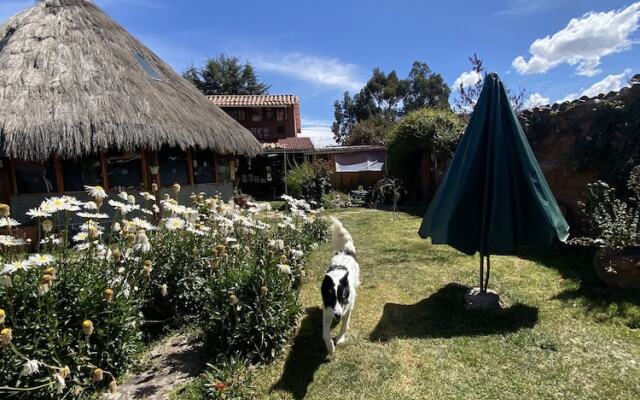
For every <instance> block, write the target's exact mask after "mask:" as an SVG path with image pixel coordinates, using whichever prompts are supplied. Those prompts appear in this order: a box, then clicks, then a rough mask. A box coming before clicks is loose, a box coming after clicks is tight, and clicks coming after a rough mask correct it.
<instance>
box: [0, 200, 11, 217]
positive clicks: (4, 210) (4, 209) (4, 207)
mask: <svg viewBox="0 0 640 400" xmlns="http://www.w3.org/2000/svg"><path fill="white" fill-rule="evenodd" d="M10 215H11V207H9V205H8V204H4V203H0V217H4V218H8V217H9V216H10Z"/></svg>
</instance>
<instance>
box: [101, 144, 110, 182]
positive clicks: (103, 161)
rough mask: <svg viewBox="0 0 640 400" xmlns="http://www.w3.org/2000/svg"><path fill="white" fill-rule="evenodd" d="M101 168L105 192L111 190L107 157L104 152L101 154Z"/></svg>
mask: <svg viewBox="0 0 640 400" xmlns="http://www.w3.org/2000/svg"><path fill="white" fill-rule="evenodd" d="M100 168H101V169H102V186H104V190H109V176H108V169H107V157H106V156H105V154H104V151H101V152H100Z"/></svg>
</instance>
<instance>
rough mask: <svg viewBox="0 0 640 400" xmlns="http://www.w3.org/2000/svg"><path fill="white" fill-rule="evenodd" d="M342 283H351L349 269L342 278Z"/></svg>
mask: <svg viewBox="0 0 640 400" xmlns="http://www.w3.org/2000/svg"><path fill="white" fill-rule="evenodd" d="M340 284H341V285H344V286H348V285H349V271H347V272H346V273H345V274H344V276H343V277H342V279H340Z"/></svg>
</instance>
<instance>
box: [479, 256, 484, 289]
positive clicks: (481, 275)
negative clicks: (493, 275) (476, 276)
mask: <svg viewBox="0 0 640 400" xmlns="http://www.w3.org/2000/svg"><path fill="white" fill-rule="evenodd" d="M483 283H484V256H483V255H482V253H480V293H482V292H484V289H483Z"/></svg>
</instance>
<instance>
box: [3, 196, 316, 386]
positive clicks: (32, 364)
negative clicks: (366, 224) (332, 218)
mask: <svg viewBox="0 0 640 400" xmlns="http://www.w3.org/2000/svg"><path fill="white" fill-rule="evenodd" d="M174 190H175V193H176V195H177V193H178V192H179V191H180V187H179V186H177V185H176V187H175V188H174ZM89 192H90V193H98V194H100V196H102V195H104V196H106V193H104V191H103V190H102V189H101V188H97V187H96V188H89ZM119 196H120V197H121V198H122V199H125V198H126V199H127V200H126V201H125V202H121V201H118V200H109V202H108V204H109V207H110V210H111V213H112V214H114V215H115V218H114V222H113V224H111V223H105V222H103V223H99V222H95V221H103V220H104V219H107V218H109V216H108V215H107V214H106V213H103V211H109V209H108V207H107V206H106V205H104V206H98V204H100V203H102V201H103V200H102V197H97V198H96V199H95V201H92V202H87V203H84V202H80V201H78V200H76V199H74V198H72V197H67V196H64V197H54V198H52V199H49V200H47V201H45V202H44V203H43V204H42V205H41V206H40V207H39V208H38V209H35V210H31V212H30V215H32V216H34V218H38V219H39V221H38V225H39V227H40V230H41V233H42V238H43V239H42V241H41V242H39V243H37V244H36V247H37V250H38V252H39V253H38V254H24V253H23V252H22V251H20V249H21V248H22V247H23V246H24V245H25V244H26V243H25V242H24V241H23V240H22V239H19V238H16V237H15V236H13V234H12V233H13V232H12V228H13V227H14V226H16V225H17V222H16V221H14V220H13V219H11V217H10V213H9V209H8V207H7V206H4V205H0V227H1V228H5V229H6V230H7V233H8V234H6V235H5V234H3V235H0V309H1V310H2V311H1V312H0V387H2V391H3V393H8V395H13V396H15V397H18V398H29V399H40V398H42V399H48V398H61V397H65V398H72V397H79V396H82V395H83V394H84V393H87V392H91V391H93V390H95V389H96V388H99V387H101V386H105V387H106V386H109V388H110V389H111V390H115V389H116V387H117V384H116V377H117V376H118V375H119V374H120V373H122V372H123V371H124V370H125V369H126V367H127V365H128V364H129V363H130V362H131V361H132V359H133V357H134V355H135V354H136V352H137V350H138V349H139V345H140V344H141V340H142V338H143V334H144V333H148V332H149V328H148V326H147V325H146V324H145V321H146V320H149V319H158V318H161V319H163V320H165V324H162V325H161V327H164V326H169V327H172V326H173V327H175V326H180V325H183V324H185V323H191V322H198V323H199V324H200V326H202V327H203V329H204V333H205V337H206V338H207V339H208V341H207V342H208V344H209V348H210V349H214V350H216V353H215V355H217V356H218V357H222V356H225V357H224V358H221V360H223V359H227V356H230V355H239V356H241V357H243V358H242V360H248V361H259V360H268V359H271V358H273V357H274V356H275V355H276V354H277V352H278V351H279V350H280V348H281V346H282V345H283V344H284V343H285V342H286V339H287V335H288V334H289V332H290V329H291V326H292V324H293V322H294V321H295V316H296V315H297V312H298V304H297V289H298V287H299V284H300V280H301V279H302V276H303V273H304V272H303V271H304V260H305V257H306V254H307V252H308V251H309V250H310V249H312V248H313V247H315V245H316V243H317V241H321V240H324V239H325V237H326V234H327V222H326V221H324V219H322V218H315V217H314V216H313V215H312V214H313V212H311V207H310V206H309V205H308V204H307V203H305V202H303V201H299V200H294V199H290V206H289V210H290V211H291V213H290V214H283V213H279V212H272V211H270V207H269V205H268V204H256V203H251V202H248V203H247V204H246V205H245V206H246V207H245V208H244V209H241V208H239V207H237V206H232V205H228V204H225V203H224V202H223V201H222V200H220V199H219V198H217V197H213V198H206V199H205V198H204V196H203V195H194V196H192V198H191V199H192V202H193V204H194V206H193V207H186V206H184V205H181V204H179V203H178V202H177V201H176V200H174V199H172V198H169V197H167V198H165V199H164V200H162V201H158V200H156V199H155V197H154V196H153V195H151V194H149V193H142V194H140V196H141V197H142V200H140V199H137V200H136V197H135V196H133V195H131V194H127V193H121V194H120V195H119ZM176 197H177V196H176ZM158 205H160V206H161V208H160V207H158ZM134 215H137V216H134ZM74 218H75V219H77V218H79V219H82V221H83V222H82V225H81V226H80V228H79V230H78V231H77V232H71V230H72V228H71V226H70V225H69V224H68V221H70V220H72V219H74ZM51 220H53V221H57V224H53V223H52V222H51ZM155 221H158V222H157V223H155ZM283 271H284V272H283ZM287 271H288V272H287ZM232 294H233V295H234V296H236V298H237V299H238V303H237V304H236V307H230V300H231V295H232ZM220 323H222V325H220ZM218 349H225V350H224V351H222V352H218V351H217V350H218ZM212 355H213V353H212Z"/></svg>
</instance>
